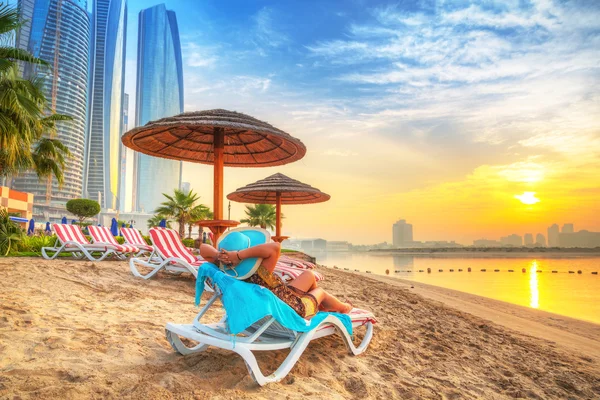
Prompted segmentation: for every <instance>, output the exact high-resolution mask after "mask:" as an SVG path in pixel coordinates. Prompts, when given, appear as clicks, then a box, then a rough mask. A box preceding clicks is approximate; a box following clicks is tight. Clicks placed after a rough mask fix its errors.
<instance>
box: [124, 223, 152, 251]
mask: <svg viewBox="0 0 600 400" xmlns="http://www.w3.org/2000/svg"><path fill="white" fill-rule="evenodd" d="M121 235H123V238H124V239H125V242H126V243H127V244H131V245H133V246H135V247H137V248H140V249H143V250H149V251H150V250H152V246H150V245H149V244H148V243H146V240H144V237H143V236H142V234H141V233H140V231H138V230H137V229H135V228H121Z"/></svg>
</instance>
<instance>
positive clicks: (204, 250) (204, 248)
mask: <svg viewBox="0 0 600 400" xmlns="http://www.w3.org/2000/svg"><path fill="white" fill-rule="evenodd" d="M200 255H201V256H202V258H204V259H205V260H206V261H208V262H210V263H213V264H216V263H217V262H218V261H219V252H218V251H217V249H215V248H214V247H212V246H211V245H210V244H204V243H202V244H201V245H200Z"/></svg>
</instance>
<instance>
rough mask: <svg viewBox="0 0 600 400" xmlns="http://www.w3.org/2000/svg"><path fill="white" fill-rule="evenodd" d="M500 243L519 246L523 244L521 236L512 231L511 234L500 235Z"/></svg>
mask: <svg viewBox="0 0 600 400" xmlns="http://www.w3.org/2000/svg"><path fill="white" fill-rule="evenodd" d="M500 243H502V245H503V246H515V247H521V246H523V238H522V237H521V236H520V235H517V234H514V233H513V234H512V235H508V236H504V237H501V238H500Z"/></svg>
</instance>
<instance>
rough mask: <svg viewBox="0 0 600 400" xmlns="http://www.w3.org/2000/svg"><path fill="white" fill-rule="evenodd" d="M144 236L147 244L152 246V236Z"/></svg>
mask: <svg viewBox="0 0 600 400" xmlns="http://www.w3.org/2000/svg"><path fill="white" fill-rule="evenodd" d="M142 237H143V238H144V240H145V241H146V244H148V245H150V246H152V240H150V236H142Z"/></svg>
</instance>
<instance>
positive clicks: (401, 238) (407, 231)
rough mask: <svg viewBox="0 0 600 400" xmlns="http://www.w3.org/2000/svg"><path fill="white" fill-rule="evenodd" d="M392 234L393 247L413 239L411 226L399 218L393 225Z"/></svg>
mask: <svg viewBox="0 0 600 400" xmlns="http://www.w3.org/2000/svg"><path fill="white" fill-rule="evenodd" d="M392 236H393V237H392V243H393V245H394V247H402V246H407V245H409V244H411V242H412V241H413V226H412V225H411V224H407V223H406V220H404V219H401V220H399V221H398V222H396V223H395V224H394V225H393V227H392Z"/></svg>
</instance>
